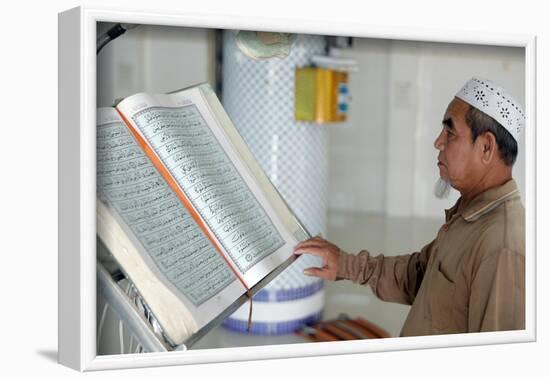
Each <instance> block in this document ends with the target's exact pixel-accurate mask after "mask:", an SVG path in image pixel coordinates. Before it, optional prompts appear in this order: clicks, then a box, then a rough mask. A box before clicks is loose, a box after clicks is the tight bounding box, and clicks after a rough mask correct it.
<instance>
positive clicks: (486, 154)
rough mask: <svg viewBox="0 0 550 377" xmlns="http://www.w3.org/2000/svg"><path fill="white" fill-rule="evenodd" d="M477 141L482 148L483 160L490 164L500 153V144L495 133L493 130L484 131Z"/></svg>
mask: <svg viewBox="0 0 550 377" xmlns="http://www.w3.org/2000/svg"><path fill="white" fill-rule="evenodd" d="M476 142H477V143H478V147H479V149H480V154H481V162H482V163H484V164H489V163H491V161H493V159H494V158H495V157H497V153H498V144H497V139H496V138H495V135H494V134H493V133H492V132H489V131H487V132H484V133H482V134H481V135H479V136H478V137H477V140H476Z"/></svg>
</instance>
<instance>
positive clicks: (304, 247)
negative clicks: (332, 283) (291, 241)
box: [294, 237, 340, 280]
mask: <svg viewBox="0 0 550 377" xmlns="http://www.w3.org/2000/svg"><path fill="white" fill-rule="evenodd" d="M294 254H296V255H300V254H311V255H317V256H319V257H321V258H322V260H323V267H321V268H319V267H311V268H306V269H305V270H304V274H306V275H310V276H318V277H320V278H323V279H325V280H336V271H337V270H338V257H339V256H340V248H339V247H338V246H336V245H334V244H332V243H330V242H328V241H327V240H325V239H323V238H321V237H313V238H310V239H309V240H306V241H303V242H300V243H299V244H298V245H296V246H295V247H294Z"/></svg>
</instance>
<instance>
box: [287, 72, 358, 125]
mask: <svg viewBox="0 0 550 377" xmlns="http://www.w3.org/2000/svg"><path fill="white" fill-rule="evenodd" d="M294 86H295V93H294V117H295V119H296V120H297V121H308V122H315V123H319V124H322V123H332V122H343V121H345V120H346V114H347V109H348V103H347V98H348V73H347V72H342V71H335V70H332V69H328V68H319V67H303V68H297V69H296V76H295V85H294Z"/></svg>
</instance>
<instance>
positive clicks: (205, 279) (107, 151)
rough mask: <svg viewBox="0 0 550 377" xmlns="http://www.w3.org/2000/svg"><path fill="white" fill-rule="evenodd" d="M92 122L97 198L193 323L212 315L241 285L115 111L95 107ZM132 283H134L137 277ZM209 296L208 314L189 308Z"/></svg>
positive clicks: (233, 296)
mask: <svg viewBox="0 0 550 377" xmlns="http://www.w3.org/2000/svg"><path fill="white" fill-rule="evenodd" d="M98 121H99V124H98V128H97V146H96V148H97V197H98V199H99V200H101V201H102V202H103V203H105V204H106V205H107V207H108V208H110V209H112V211H111V212H112V214H111V215H112V216H113V218H114V219H115V220H117V221H118V222H119V223H120V224H122V225H121V227H122V228H123V229H125V230H126V232H127V233H131V238H133V239H134V243H136V244H137V245H136V249H137V250H138V252H139V253H140V254H141V256H142V257H143V258H144V261H145V262H146V263H148V265H149V266H150V267H152V268H153V270H154V272H156V275H157V277H158V278H159V279H160V280H161V281H163V282H164V283H166V284H167V286H169V287H172V288H175V290H174V289H173V290H174V291H176V295H177V296H178V297H179V298H180V299H181V300H183V301H184V302H185V303H186V306H187V307H189V308H190V311H191V312H192V313H194V316H195V314H197V313H200V317H201V320H200V321H199V322H204V321H205V319H206V318H211V317H213V316H214V314H217V312H219V310H220V309H222V308H223V306H224V305H223V304H221V302H222V301H223V302H226V303H230V302H233V301H234V300H235V299H236V298H237V297H239V296H240V295H241V294H242V293H243V288H242V287H241V286H240V284H239V283H238V281H237V280H236V277H235V275H234V273H233V272H232V271H231V269H230V268H229V266H228V265H227V264H226V262H225V261H224V259H223V258H222V256H221V255H220V254H219V253H218V252H217V250H216V249H215V247H214V245H213V244H212V243H211V242H210V241H209V240H208V238H207V237H206V236H205V234H204V233H203V232H202V230H201V229H200V228H199V227H198V225H197V224H196V222H195V220H194V219H193V218H192V217H191V216H190V215H189V213H188V211H187V210H186V209H185V207H184V206H183V205H182V203H181V201H180V200H179V198H178V197H177V196H176V195H175V194H174V192H173V191H172V190H171V189H170V187H169V186H168V185H167V183H166V182H165V181H164V179H163V178H162V176H161V175H160V174H159V173H158V171H157V170H156V168H155V167H154V166H153V165H152V163H151V162H150V161H149V159H148V157H147V156H146V155H145V154H144V153H143V151H142V150H141V148H140V146H139V145H138V144H137V143H136V141H135V140H134V138H133V136H132V135H131V134H130V132H129V131H128V129H127V127H126V125H125V124H124V123H123V122H122V119H121V118H120V117H119V115H118V113H117V112H116V110H114V109H100V110H99V112H98ZM130 278H133V277H132V276H130ZM133 280H134V279H133ZM135 283H136V285H137V286H138V287H139V282H137V281H136V282H135ZM230 285H233V287H231V288H230V291H231V292H232V294H231V295H229V296H228V297H225V298H224V300H222V301H220V293H221V292H222V291H223V290H224V289H226V288H228V287H229V286H230ZM224 295H225V296H227V295H226V294H225V293H224ZM214 297H216V300H214V301H216V302H217V304H216V305H215V306H217V307H218V309H217V310H213V311H212V308H208V309H207V310H204V311H205V312H208V313H202V311H199V312H197V311H196V310H195V309H194V308H193V307H195V308H198V307H200V306H202V305H203V304H205V303H207V302H208V301H209V300H212V299H213V298H214ZM144 298H145V299H146V301H147V299H148V298H147V297H144ZM207 306H208V305H207ZM210 306H212V305H210ZM169 309H170V308H166V309H165V310H169ZM212 312H213V313H212Z"/></svg>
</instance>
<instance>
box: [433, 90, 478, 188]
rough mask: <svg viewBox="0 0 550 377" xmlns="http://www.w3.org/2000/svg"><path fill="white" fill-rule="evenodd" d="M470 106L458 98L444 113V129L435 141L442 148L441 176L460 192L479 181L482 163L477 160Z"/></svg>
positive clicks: (439, 159) (440, 150)
mask: <svg viewBox="0 0 550 377" xmlns="http://www.w3.org/2000/svg"><path fill="white" fill-rule="evenodd" d="M468 109H469V105H468V104H467V103H466V102H464V101H462V100H460V99H458V98H455V99H453V101H451V103H450V104H449V106H448V107H447V111H446V112H445V115H444V116H443V121H442V123H443V129H442V130H441V132H440V133H439V136H438V137H437V138H436V139H435V141H434V146H435V148H436V149H437V150H439V155H438V157H437V160H438V163H437V165H438V167H439V175H440V176H441V178H442V179H444V180H446V181H448V182H449V183H450V184H451V186H452V187H454V188H455V189H457V190H458V191H461V192H462V191H463V190H467V189H468V188H469V187H471V184H472V182H475V180H476V177H477V175H476V172H478V169H479V168H480V165H479V163H478V161H477V159H476V153H475V148H476V145H475V143H473V142H472V131H471V130H470V127H468V125H467V124H466V118H465V116H466V112H467V111H468Z"/></svg>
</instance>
